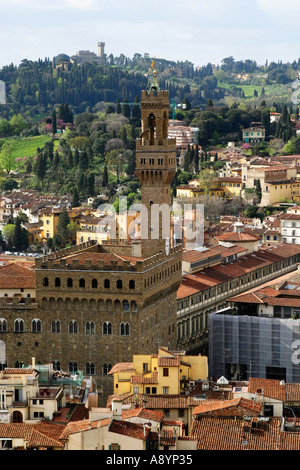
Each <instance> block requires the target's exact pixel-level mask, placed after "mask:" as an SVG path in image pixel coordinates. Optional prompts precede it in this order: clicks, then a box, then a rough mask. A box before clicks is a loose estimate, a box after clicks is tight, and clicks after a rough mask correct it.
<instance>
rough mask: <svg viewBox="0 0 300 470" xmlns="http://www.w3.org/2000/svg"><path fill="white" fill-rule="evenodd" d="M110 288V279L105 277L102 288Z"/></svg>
mask: <svg viewBox="0 0 300 470" xmlns="http://www.w3.org/2000/svg"><path fill="white" fill-rule="evenodd" d="M109 288H110V280H109V279H105V281H104V289H109Z"/></svg>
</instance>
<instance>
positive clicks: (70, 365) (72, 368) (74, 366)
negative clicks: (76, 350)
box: [69, 362, 78, 373]
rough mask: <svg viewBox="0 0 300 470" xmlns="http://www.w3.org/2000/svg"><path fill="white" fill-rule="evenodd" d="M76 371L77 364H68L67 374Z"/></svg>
mask: <svg viewBox="0 0 300 470" xmlns="http://www.w3.org/2000/svg"><path fill="white" fill-rule="evenodd" d="M77 371H78V365H77V362H69V372H71V373H72V372H77Z"/></svg>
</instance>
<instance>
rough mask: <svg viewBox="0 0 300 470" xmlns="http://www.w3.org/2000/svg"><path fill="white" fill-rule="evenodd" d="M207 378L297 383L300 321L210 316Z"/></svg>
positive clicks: (299, 370) (239, 316) (299, 375)
mask: <svg viewBox="0 0 300 470" xmlns="http://www.w3.org/2000/svg"><path fill="white" fill-rule="evenodd" d="M208 357H209V376H210V377H211V378H215V377H216V378H218V377H221V376H224V377H226V378H227V379H228V380H248V378H249V377H257V378H266V379H277V380H285V381H286V382H288V383H299V382H300V320H298V319H292V318H289V319H286V318H274V317H269V318H266V317H259V316H247V315H227V314H226V315H224V314H218V313H212V314H210V315H209V355H208Z"/></svg>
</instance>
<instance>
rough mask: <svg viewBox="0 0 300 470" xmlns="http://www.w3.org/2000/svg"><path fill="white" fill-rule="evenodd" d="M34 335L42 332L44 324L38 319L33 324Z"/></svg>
mask: <svg viewBox="0 0 300 470" xmlns="http://www.w3.org/2000/svg"><path fill="white" fill-rule="evenodd" d="M31 331H32V333H40V332H41V331H42V322H41V320H39V319H38V318H35V319H34V320H32V322H31Z"/></svg>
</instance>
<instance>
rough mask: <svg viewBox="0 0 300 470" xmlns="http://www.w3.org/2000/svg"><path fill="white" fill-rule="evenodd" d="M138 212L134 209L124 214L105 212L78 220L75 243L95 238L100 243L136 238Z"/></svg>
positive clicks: (138, 223) (137, 232)
mask: <svg viewBox="0 0 300 470" xmlns="http://www.w3.org/2000/svg"><path fill="white" fill-rule="evenodd" d="M139 217H140V214H139V213H138V212H135V211H126V213H125V214H114V213H113V214H110V215H108V214H105V215H103V214H102V215H101V216H98V217H97V216H90V217H86V218H83V219H82V220H80V226H79V230H78V231H77V234H76V243H77V245H80V244H81V243H85V242H89V241H90V240H96V241H97V243H99V244H102V243H103V242H106V241H109V240H115V239H118V238H121V239H122V240H127V241H128V240H130V239H134V238H137V237H138V236H139V233H140V220H139Z"/></svg>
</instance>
